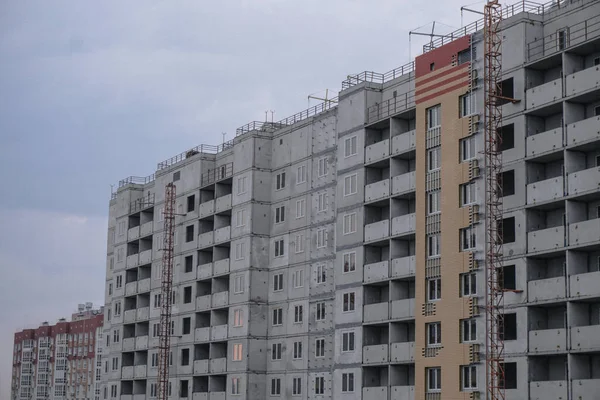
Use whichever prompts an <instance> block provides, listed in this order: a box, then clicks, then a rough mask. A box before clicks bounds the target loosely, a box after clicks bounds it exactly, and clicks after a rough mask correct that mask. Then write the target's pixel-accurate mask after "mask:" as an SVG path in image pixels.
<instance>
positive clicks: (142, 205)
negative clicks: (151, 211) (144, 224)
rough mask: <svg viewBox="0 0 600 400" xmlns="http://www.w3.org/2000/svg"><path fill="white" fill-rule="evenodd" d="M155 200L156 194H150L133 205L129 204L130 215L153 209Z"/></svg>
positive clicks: (133, 202)
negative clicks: (149, 208)
mask: <svg viewBox="0 0 600 400" xmlns="http://www.w3.org/2000/svg"><path fill="white" fill-rule="evenodd" d="M154 199H155V195H154V193H148V195H147V196H144V197H142V198H139V199H137V200H134V201H132V202H131V203H129V213H130V214H133V213H134V212H138V211H141V210H143V209H146V208H148V207H152V206H153V205H154Z"/></svg>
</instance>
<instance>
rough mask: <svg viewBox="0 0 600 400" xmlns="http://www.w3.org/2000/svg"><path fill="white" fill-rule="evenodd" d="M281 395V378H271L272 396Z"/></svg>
mask: <svg viewBox="0 0 600 400" xmlns="http://www.w3.org/2000/svg"><path fill="white" fill-rule="evenodd" d="M280 394H281V378H271V396H278V395H280Z"/></svg>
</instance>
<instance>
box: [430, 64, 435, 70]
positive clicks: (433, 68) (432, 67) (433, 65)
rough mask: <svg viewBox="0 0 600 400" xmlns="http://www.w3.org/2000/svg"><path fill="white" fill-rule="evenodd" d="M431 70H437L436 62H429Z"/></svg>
mask: <svg viewBox="0 0 600 400" xmlns="http://www.w3.org/2000/svg"><path fill="white" fill-rule="evenodd" d="M429 70H430V71H434V70H435V63H431V64H429Z"/></svg>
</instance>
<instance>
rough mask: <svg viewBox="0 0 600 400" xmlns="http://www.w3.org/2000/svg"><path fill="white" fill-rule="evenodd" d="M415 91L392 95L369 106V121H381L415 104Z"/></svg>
mask: <svg viewBox="0 0 600 400" xmlns="http://www.w3.org/2000/svg"><path fill="white" fill-rule="evenodd" d="M414 103H415V96H414V93H405V94H404V96H400V97H392V98H391V99H388V100H386V101H383V102H381V103H377V104H375V105H372V106H371V107H369V108H367V123H372V122H376V121H379V120H380V119H383V118H386V117H389V116H390V115H393V114H396V113H398V112H400V111H405V110H407V109H408V108H410V107H412V106H414Z"/></svg>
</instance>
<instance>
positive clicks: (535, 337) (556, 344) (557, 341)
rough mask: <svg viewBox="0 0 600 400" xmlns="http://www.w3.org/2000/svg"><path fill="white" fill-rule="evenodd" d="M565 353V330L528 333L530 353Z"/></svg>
mask: <svg viewBox="0 0 600 400" xmlns="http://www.w3.org/2000/svg"><path fill="white" fill-rule="evenodd" d="M565 351H567V330H566V329H564V328H562V329H544V330H539V331H530V332H529V352H530V353H535V354H540V353H542V354H552V353H564V352H565Z"/></svg>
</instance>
